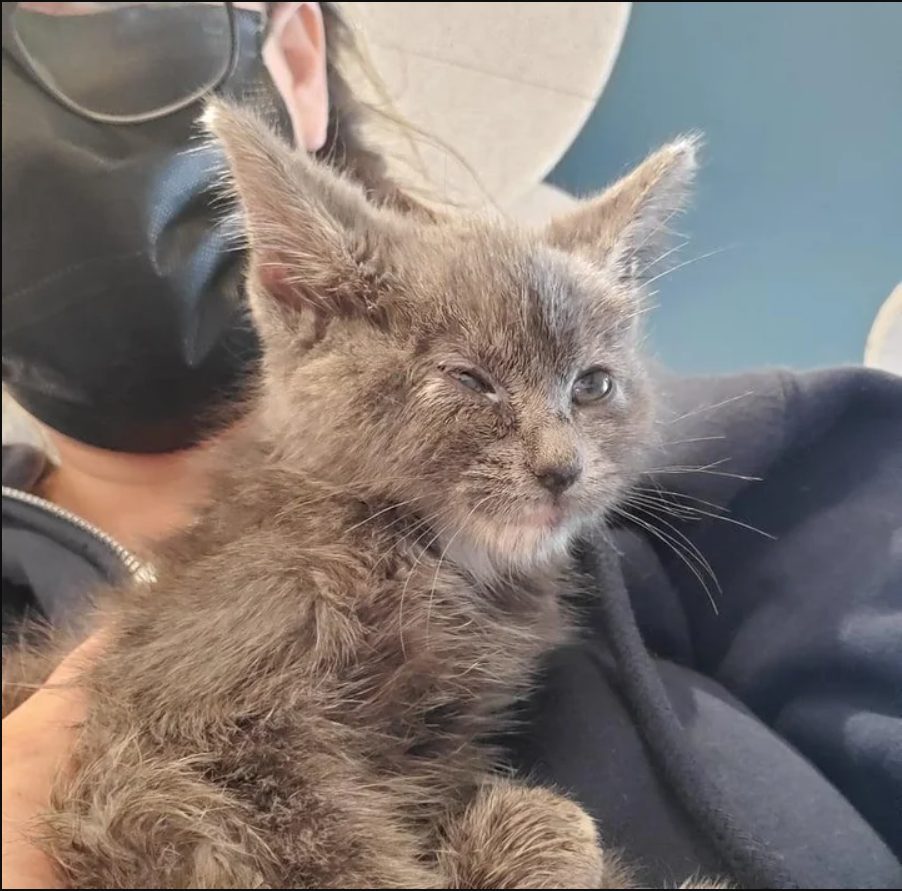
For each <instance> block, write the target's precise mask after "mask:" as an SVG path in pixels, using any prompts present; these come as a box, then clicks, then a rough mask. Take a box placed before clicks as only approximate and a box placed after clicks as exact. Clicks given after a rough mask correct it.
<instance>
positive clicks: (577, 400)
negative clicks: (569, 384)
mask: <svg viewBox="0 0 902 891" xmlns="http://www.w3.org/2000/svg"><path fill="white" fill-rule="evenodd" d="M613 391H614V379H613V378H612V377H611V375H610V374H609V373H608V372H607V371H605V370H604V369H603V368H590V369H589V370H588V371H584V372H583V373H582V374H581V375H580V376H579V377H578V378H577V379H576V380H575V381H574V383H573V390H572V391H571V398H572V399H573V402H574V404H575V405H589V404H591V403H593V402H600V401H601V400H602V399H607V397H608V396H610V395H611V393H612V392H613Z"/></svg>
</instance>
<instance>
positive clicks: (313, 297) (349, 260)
mask: <svg viewBox="0 0 902 891" xmlns="http://www.w3.org/2000/svg"><path fill="white" fill-rule="evenodd" d="M204 125H205V127H206V129H207V131H208V132H209V133H210V135H212V136H213V137H214V138H215V139H216V140H217V141H218V142H219V144H220V145H221V146H222V149H223V151H224V152H225V157H226V160H227V162H228V168H229V170H228V182H229V184H230V185H231V187H232V190H233V192H234V195H235V197H236V198H237V201H238V204H239V206H240V208H241V211H242V216H243V219H242V221H241V222H242V224H243V226H244V229H245V234H246V237H247V239H248V243H249V247H250V255H251V261H250V267H251V268H250V274H251V277H252V281H251V287H250V288H249V296H250V300H251V306H252V309H253V312H254V315H255V317H256V319H257V321H258V324H261V323H262V324H264V325H266V323H267V322H268V321H270V320H272V319H273V318H274V317H276V318H278V320H279V322H280V324H284V323H286V322H287V323H289V324H290V323H291V322H292V320H293V317H294V316H295V315H296V314H299V313H300V312H301V311H303V310H313V311H314V313H315V314H317V315H336V314H347V313H351V312H355V311H357V310H358V309H359V310H362V311H366V310H367V309H371V307H368V306H366V305H365V300H366V299H367V295H368V294H369V289H368V288H367V287H365V282H363V281H362V280H361V279H362V277H364V275H365V271H364V269H363V265H362V264H363V260H364V259H365V257H364V249H363V248H362V247H361V246H362V245H371V244H372V241H373V238H372V236H373V230H374V229H375V226H376V217H375V214H374V213H373V212H372V210H371V208H370V207H369V205H368V204H367V201H366V199H365V197H364V195H363V193H362V191H361V190H360V189H358V188H356V187H355V186H353V185H352V184H351V183H350V182H348V181H346V180H344V179H342V178H340V177H339V176H338V175H336V174H335V173H333V172H332V171H331V170H328V169H327V168H326V167H325V166H324V165H322V164H320V163H319V162H317V161H314V160H313V159H311V158H309V157H308V156H307V155H306V154H305V153H303V152H302V151H300V150H295V149H293V148H292V147H291V146H289V145H288V144H287V143H286V142H284V141H283V140H282V139H281V138H280V137H278V136H276V135H275V134H274V133H273V132H272V130H271V129H270V128H269V127H268V126H267V125H266V124H264V123H263V122H262V121H261V120H260V119H259V118H258V117H257V116H256V115H255V114H254V113H253V112H252V111H250V110H248V109H246V108H242V107H237V106H234V105H231V104H227V103H225V102H222V101H221V100H214V101H212V102H211V103H210V104H209V105H208V106H207V110H206V113H205V115H204Z"/></svg>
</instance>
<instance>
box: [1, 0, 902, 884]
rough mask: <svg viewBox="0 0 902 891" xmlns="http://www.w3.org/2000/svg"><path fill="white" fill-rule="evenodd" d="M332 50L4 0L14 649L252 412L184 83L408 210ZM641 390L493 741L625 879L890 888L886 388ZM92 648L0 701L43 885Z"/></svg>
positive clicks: (779, 374)
mask: <svg viewBox="0 0 902 891" xmlns="http://www.w3.org/2000/svg"><path fill="white" fill-rule="evenodd" d="M110 9H113V10H114V11H109V10H110ZM101 11H102V14H101ZM75 13H81V14H80V15H78V14H75ZM126 38H127V40H126ZM125 46H127V47H128V51H127V52H126V51H125V50H124V49H123V47H125ZM352 49H353V47H352V42H351V40H350V35H349V31H348V29H347V28H346V26H345V23H344V22H343V20H342V17H341V15H340V13H339V12H338V11H337V9H336V8H335V7H334V6H333V5H332V4H329V3H268V4H258V3H235V4H215V3H194V4H192V3H185V4H90V3H78V4H70V3H67V4H53V3H17V4H12V3H9V4H7V3H5V4H3V127H2V138H3V223H4V225H3V378H4V387H5V389H6V391H7V392H8V393H9V395H10V396H11V397H12V398H13V399H14V400H15V402H16V403H17V404H18V405H20V406H22V407H23V408H24V409H25V410H26V411H27V412H28V414H29V416H30V417H31V418H32V419H33V421H34V422H35V423H36V424H38V425H39V426H40V429H41V430H42V431H43V433H44V435H45V437H46V442H47V445H48V448H47V450H46V451H45V450H42V449H36V448H35V447H34V446H33V445H22V444H6V443H4V449H3V631H4V642H5V643H6V642H7V641H9V640H14V639H17V637H18V635H20V634H21V633H23V629H24V628H25V627H27V626H26V624H24V623H26V622H27V620H28V619H29V618H34V617H38V618H40V619H42V620H44V621H47V622H49V623H51V624H54V625H66V624H72V623H75V624H77V623H78V622H79V620H80V619H82V618H83V617H84V615H85V610H86V598H87V597H88V595H89V593H90V591H91V589H92V588H93V587H95V586H97V585H98V584H102V583H111V582H112V583H117V582H120V581H122V580H123V579H126V578H127V577H128V576H129V575H131V574H135V573H141V572H145V571H147V570H148V562H147V561H148V559H151V560H152V558H149V555H151V554H152V550H153V545H154V544H155V543H156V542H158V541H159V540H160V539H162V538H164V537H166V536H167V535H169V534H171V533H172V532H174V531H177V530H178V529H180V528H182V527H183V526H185V525H186V524H187V523H189V522H190V519H191V516H192V511H193V509H194V508H195V507H196V506H197V505H198V504H199V503H201V502H202V501H203V499H204V497H205V494H206V493H205V476H204V457H205V446H204V445H203V444H204V443H206V442H209V441H210V440H211V439H212V438H215V437H220V436H228V435H229V431H230V430H231V429H234V427H235V425H237V424H240V423H242V420H241V413H240V408H239V406H240V398H238V397H239V395H240V394H241V392H242V391H243V389H244V386H245V384H246V383H247V381H248V380H249V379H250V378H251V377H252V374H253V368H254V365H255V361H256V358H257V345H256V343H255V341H254V338H253V335H252V333H251V331H250V329H249V328H248V326H247V324H246V322H245V319H244V315H243V312H242V293H241V287H242V266H241V255H240V252H239V251H236V250H235V249H234V247H233V239H232V235H233V234H234V233H231V232H229V231H227V230H226V229H224V228H223V225H222V223H221V220H222V210H223V208H222V206H221V200H220V199H219V198H218V192H217V190H216V188H215V185H216V177H217V175H218V171H219V169H220V165H219V157H218V154H217V150H216V149H215V148H214V147H212V146H209V145H206V144H203V143H200V142H198V141H197V140H196V138H195V134H196V129H195V121H196V118H197V115H198V113H199V108H200V102H201V100H202V98H203V97H204V96H205V95H207V94H209V93H210V92H211V91H218V92H221V93H224V94H226V95H229V96H231V97H233V98H234V99H236V100H238V101H246V102H252V103H254V105H255V106H256V107H258V108H260V109H261V110H262V111H263V112H264V113H265V114H266V115H268V116H270V117H271V119H272V120H273V121H274V122H275V124H276V125H277V126H278V127H279V128H280V129H281V131H282V132H283V133H284V134H285V135H286V138H290V139H293V140H294V141H295V143H296V144H297V145H298V146H299V147H301V148H303V149H306V150H307V151H310V152H315V153H317V154H319V155H321V156H322V157H324V158H326V159H327V160H329V161H330V163H334V164H336V165H339V166H341V167H343V168H344V169H345V170H346V171H347V172H348V174H349V175H351V176H354V177H357V178H358V179H359V180H360V181H362V182H363V183H364V184H365V186H366V187H367V189H368V191H369V192H370V194H372V196H373V198H374V200H377V201H391V202H396V203H399V204H401V205H402V206H404V205H405V203H406V202H408V200H409V199H407V198H406V196H405V195H404V193H403V191H402V190H400V189H398V187H397V186H396V185H395V184H393V183H392V182H391V180H390V179H389V178H388V177H387V175H386V170H385V165H384V163H383V162H382V160H381V159H380V157H379V156H378V154H377V153H374V152H373V151H371V150H370V149H368V148H367V147H366V145H365V143H364V141H363V140H362V138H361V136H360V126H359V122H360V118H361V115H362V114H363V113H364V112H363V109H362V108H361V106H360V105H359V103H357V102H356V101H355V98H354V95H353V93H352V91H351V90H350V89H349V87H348V84H347V81H346V80H345V78H344V77H343V75H342V60H343V55H345V54H347V53H348V52H350V51H352ZM411 209H412V207H411ZM659 387H660V401H661V405H662V413H663V418H662V428H661V429H662V430H663V431H664V435H663V436H662V441H661V444H660V446H659V447H658V448H657V449H656V453H655V459H654V462H653V464H652V465H651V467H650V468H649V472H648V473H647V474H646V476H645V477H644V478H643V481H642V482H641V483H640V484H639V485H637V486H636V488H635V491H634V492H632V493H631V495H630V497H629V499H628V501H627V502H625V504H624V506H623V508H622V510H621V511H620V515H619V516H617V517H615V518H612V523H611V527H610V528H609V529H608V530H607V531H606V532H605V534H604V535H603V536H601V537H600V538H599V540H598V541H594V542H586V543H585V544H584V546H583V547H582V548H581V552H580V554H579V555H578V556H579V559H580V562H581V565H582V568H583V569H584V575H585V578H586V584H585V585H584V586H581V587H582V588H584V589H585V590H584V591H580V592H577V593H576V594H575V595H574V596H575V597H576V598H577V601H578V605H579V606H580V608H581V611H582V615H583V627H584V630H583V633H582V635H581V637H580V639H579V640H578V642H576V643H575V644H573V645H571V646H569V647H567V648H564V649H562V650H561V651H560V652H559V653H557V654H556V655H555V657H554V658H553V659H552V660H551V661H550V663H549V664H548V665H547V667H546V669H545V671H544V674H543V676H542V678H541V679H540V683H539V684H538V685H537V689H536V693H535V695H534V696H533V697H532V698H531V699H530V701H528V702H526V703H524V705H523V709H522V714H521V715H520V717H521V719H522V720H521V722H520V723H519V727H520V729H519V730H518V731H517V733H515V734H512V735H511V737H510V738H509V739H507V740H505V742H506V743H507V747H508V749H507V750H508V752H509V754H510V761H511V766H512V767H514V768H516V769H518V770H520V771H521V772H523V773H524V774H526V775H530V776H532V777H534V778H535V779H536V781H537V782H545V783H550V784H554V785H555V786H557V787H559V788H562V789H565V790H567V791H569V792H570V793H571V794H573V795H574V796H575V797H576V798H577V799H578V800H579V801H581V802H582V803H583V805H584V806H585V807H586V808H587V809H588V810H589V812H590V813H591V814H592V815H593V817H595V819H596V820H597V822H598V825H599V827H600V829H601V832H602V835H603V838H604V840H605V842H606V843H607V844H608V845H610V846H612V847H614V848H616V849H619V850H621V851H622V852H623V855H624V857H625V858H626V859H627V860H628V861H629V862H630V863H633V864H635V866H636V869H637V871H638V874H639V878H640V880H641V881H642V883H643V884H646V885H655V886H664V885H667V884H670V883H671V882H673V881H676V882H680V881H683V880H685V879H686V878H688V877H689V876H691V875H692V874H694V873H696V872H704V873H708V874H727V875H730V876H732V877H733V878H734V879H735V880H736V881H737V882H738V883H739V884H740V885H742V886H745V887H771V888H797V887H809V888H813V887H856V888H890V887H899V886H900V885H902V865H900V862H899V857H900V856H902V819H900V817H899V808H898V803H899V801H900V800H902V748H900V744H899V740H900V739H902V703H900V697H899V690H900V689H902V626H900V623H902V549H900V546H899V543H900V541H902V449H900V447H899V445H900V443H902V379H900V378H898V377H894V376H892V375H889V374H884V373H879V372H874V371H867V370H865V369H856V368H845V369H832V370H823V371H816V372H807V373H790V372H786V371H771V372H759V373H755V374H747V375H736V376H730V377H719V378H707V379H705V378H698V379H686V378H677V377H671V376H662V377H661V379H660V381H659ZM47 452H49V453H52V455H53V457H54V460H53V461H52V462H51V461H50V460H49V458H48V454H47ZM150 569H151V570H152V566H150ZM97 646H102V641H101V642H100V643H98V642H97V641H96V640H94V639H91V640H90V641H89V643H88V644H86V647H87V649H86V650H85V649H82V650H80V651H78V652H76V653H75V654H73V656H71V657H70V658H69V659H68V660H66V662H65V663H64V664H63V665H62V666H60V667H59V669H57V672H56V673H55V674H54V675H53V676H52V677H51V678H50V680H49V682H48V684H47V685H46V686H45V687H44V688H43V689H42V690H40V691H38V692H37V693H35V694H34V695H32V696H30V697H28V698H26V699H25V700H24V702H22V704H20V705H18V707H16V708H14V709H12V711H10V712H9V713H8V715H7V716H6V717H5V718H4V721H3V774H4V783H3V820H4V846H3V887H35V888H37V887H42V888H43V887H53V886H59V885H60V879H59V877H57V876H56V875H55V874H54V873H53V869H52V864H50V863H48V862H47V861H46V860H45V859H44V858H43V856H42V854H41V852H40V851H39V850H38V849H37V848H35V847H34V846H33V845H32V844H31V841H30V836H29V834H28V827H29V826H30V825H31V821H32V820H33V819H34V818H35V817H36V816H38V815H39V814H40V813H41V812H42V811H43V809H44V808H46V806H47V803H48V800H49V794H50V793H49V790H50V786H51V784H52V780H53V776H54V775H55V772H56V771H57V770H60V769H65V762H66V756H67V752H68V748H69V746H70V745H71V740H72V738H73V734H74V733H75V732H77V731H76V725H77V721H78V716H79V715H80V714H81V712H82V710H83V708H84V702H83V701H82V699H81V698H80V695H79V691H78V689H77V685H76V686H73V685H72V682H73V679H76V680H77V676H78V675H77V671H78V668H79V666H80V665H82V664H84V660H86V659H90V658H91V652H92V648H95V649H96V647H97ZM4 693H5V694H6V690H5V691H4Z"/></svg>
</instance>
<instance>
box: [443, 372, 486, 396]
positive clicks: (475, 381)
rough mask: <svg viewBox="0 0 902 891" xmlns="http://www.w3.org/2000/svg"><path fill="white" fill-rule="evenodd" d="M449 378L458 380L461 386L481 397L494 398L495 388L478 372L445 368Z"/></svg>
mask: <svg viewBox="0 0 902 891" xmlns="http://www.w3.org/2000/svg"><path fill="white" fill-rule="evenodd" d="M442 370H443V371H444V372H445V374H447V375H448V377H450V378H453V379H454V380H456V381H457V382H458V383H459V384H460V385H461V386H463V387H466V388H467V389H468V390H472V391H473V392H474V393H479V394H480V395H481V396H494V395H495V388H494V387H493V386H492V385H491V384H490V383H489V382H488V381H487V380H486V379H485V378H484V377H482V376H481V375H480V374H479V373H478V372H476V371H471V370H467V369H464V368H443V369H442Z"/></svg>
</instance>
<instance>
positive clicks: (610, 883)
mask: <svg viewBox="0 0 902 891" xmlns="http://www.w3.org/2000/svg"><path fill="white" fill-rule="evenodd" d="M440 859H441V867H442V870H443V872H444V873H445V875H446V877H447V879H448V881H449V885H448V887H449V888H630V887H632V886H631V885H630V883H629V881H628V877H627V875H626V873H625V872H624V871H623V870H622V869H621V868H620V866H619V865H618V863H617V861H616V859H615V858H613V857H610V856H608V855H605V854H604V853H603V852H602V850H601V847H600V846H599V842H598V834H597V832H596V829H595V824H594V822H593V820H592V818H591V817H590V816H589V815H588V814H587V813H586V812H585V811H584V810H583V809H582V808H581V807H580V806H579V805H577V804H574V803H573V802H572V801H569V800H568V799H566V798H564V797H563V796H560V795H557V794H555V793H554V792H550V791H548V790H546V789H540V788H537V787H531V786H526V785H524V784H521V783H516V782H511V781H503V780H498V781H493V782H489V783H486V784H485V785H484V786H483V787H482V788H481V789H480V790H479V792H478V793H477V795H476V797H475V798H474V800H473V801H472V803H471V804H470V806H469V807H468V808H467V810H466V812H465V813H464V814H463V816H462V817H460V818H458V819H456V820H454V821H453V822H452V823H451V824H449V825H448V826H446V827H445V830H444V846H443V849H442V851H441V854H440Z"/></svg>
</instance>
